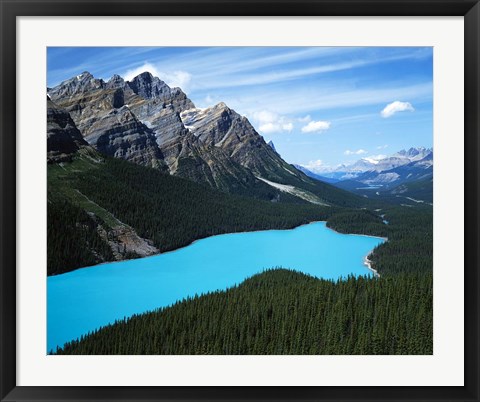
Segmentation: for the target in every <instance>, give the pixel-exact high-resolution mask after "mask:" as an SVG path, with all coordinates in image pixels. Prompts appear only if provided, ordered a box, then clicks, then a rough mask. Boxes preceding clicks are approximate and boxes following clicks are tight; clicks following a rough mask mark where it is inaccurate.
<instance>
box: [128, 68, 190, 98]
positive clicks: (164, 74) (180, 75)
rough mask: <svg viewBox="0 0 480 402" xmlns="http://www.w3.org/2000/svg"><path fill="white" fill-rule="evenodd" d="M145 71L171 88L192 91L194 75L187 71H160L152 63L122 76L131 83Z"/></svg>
mask: <svg viewBox="0 0 480 402" xmlns="http://www.w3.org/2000/svg"><path fill="white" fill-rule="evenodd" d="M145 71H148V72H149V73H151V74H152V75H153V76H154V77H158V78H160V79H161V80H162V81H165V83H166V84H167V85H168V86H169V87H170V88H173V87H180V88H181V89H182V90H183V91H184V92H187V91H188V90H189V89H190V83H191V81H192V75H191V74H190V73H188V72H187V71H182V70H176V71H160V70H158V68H157V67H156V66H155V65H153V64H151V63H148V62H146V63H144V64H143V65H142V66H140V67H136V68H134V69H131V70H128V71H126V72H125V73H123V74H122V77H123V78H124V79H125V80H126V81H131V80H132V79H133V78H135V77H136V76H137V75H138V74H141V73H143V72H145Z"/></svg>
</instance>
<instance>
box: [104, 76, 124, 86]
mask: <svg viewBox="0 0 480 402" xmlns="http://www.w3.org/2000/svg"><path fill="white" fill-rule="evenodd" d="M124 87H125V80H124V79H123V78H122V77H120V76H119V75H118V74H114V75H113V76H112V78H110V79H109V80H108V82H107V88H124Z"/></svg>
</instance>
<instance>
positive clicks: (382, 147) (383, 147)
mask: <svg viewBox="0 0 480 402" xmlns="http://www.w3.org/2000/svg"><path fill="white" fill-rule="evenodd" d="M385 148H388V145H387V144H385V145H380V146H378V147H377V149H385Z"/></svg>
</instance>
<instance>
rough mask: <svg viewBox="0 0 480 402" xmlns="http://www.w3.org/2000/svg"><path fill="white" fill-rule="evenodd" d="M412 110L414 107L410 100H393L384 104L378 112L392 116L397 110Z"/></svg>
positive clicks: (385, 115) (386, 116)
mask: <svg viewBox="0 0 480 402" xmlns="http://www.w3.org/2000/svg"><path fill="white" fill-rule="evenodd" d="M414 110H415V109H414V108H413V106H412V104H411V103H410V102H400V101H395V102H392V103H389V104H388V105H387V106H385V108H384V109H383V110H382V111H381V112H380V114H381V115H382V117H384V118H388V117H392V116H393V115H394V114H395V113H398V112H405V111H409V112H413V111H414Z"/></svg>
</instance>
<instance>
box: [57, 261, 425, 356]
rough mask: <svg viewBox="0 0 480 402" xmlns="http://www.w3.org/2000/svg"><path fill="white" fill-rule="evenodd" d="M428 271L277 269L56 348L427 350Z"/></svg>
mask: <svg viewBox="0 0 480 402" xmlns="http://www.w3.org/2000/svg"><path fill="white" fill-rule="evenodd" d="M432 335H433V332H432V277H431V276H429V275H399V276H396V277H389V278H387V279H379V280H375V279H366V278H364V277H359V278H352V277H350V278H348V279H346V280H340V281H338V282H333V281H327V280H321V279H317V278H313V277H311V276H308V275H305V274H301V273H297V272H293V271H289V270H284V269H277V270H272V271H267V272H265V273H263V274H259V275H255V276H254V277H252V278H250V279H247V280H246V281H245V282H243V283H242V284H241V285H240V286H238V287H234V288H231V289H229V290H227V291H225V292H214V293H210V294H207V295H205V296H201V297H195V298H193V299H188V300H184V301H182V302H179V303H176V304H175V305H174V306H172V307H170V308H166V309H161V310H159V311H157V312H152V313H147V314H142V315H138V316H134V317H132V318H130V319H128V320H123V321H119V322H117V323H116V324H115V325H110V326H107V327H105V328H103V329H101V330H99V331H97V332H94V333H92V334H90V335H88V336H85V337H82V339H81V340H80V341H74V342H70V343H68V344H67V345H65V347H64V348H63V349H61V350H58V351H57V353H59V354H362V355H363V354H432V348H433V343H432Z"/></svg>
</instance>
